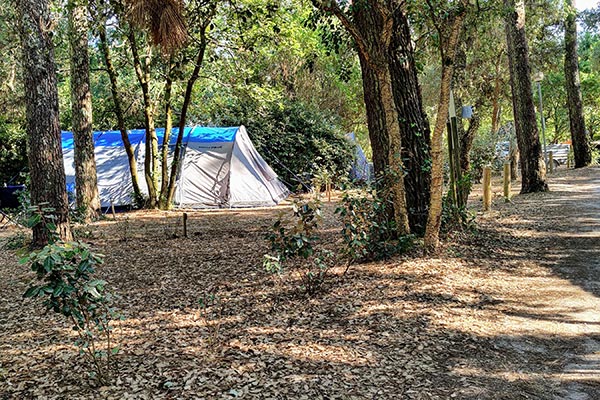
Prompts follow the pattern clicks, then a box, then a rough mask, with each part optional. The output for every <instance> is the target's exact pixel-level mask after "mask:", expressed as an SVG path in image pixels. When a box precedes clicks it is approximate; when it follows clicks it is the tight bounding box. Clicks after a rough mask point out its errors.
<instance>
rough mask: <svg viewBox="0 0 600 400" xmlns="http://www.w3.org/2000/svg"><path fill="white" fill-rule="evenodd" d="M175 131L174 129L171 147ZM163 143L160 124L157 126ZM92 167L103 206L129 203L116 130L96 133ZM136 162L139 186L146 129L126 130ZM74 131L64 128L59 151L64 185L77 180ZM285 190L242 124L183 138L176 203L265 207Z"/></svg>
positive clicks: (192, 132)
mask: <svg viewBox="0 0 600 400" xmlns="http://www.w3.org/2000/svg"><path fill="white" fill-rule="evenodd" d="M177 133H178V130H177V129H173V133H172V135H171V140H170V146H171V149H173V148H174V145H175V140H176V137H177ZM157 136H158V137H159V144H162V138H163V136H164V129H157ZM94 139H95V144H96V150H95V154H96V168H97V171H98V190H99V192H100V201H101V203H102V206H103V207H107V206H109V205H110V204H111V202H112V204H114V205H127V204H131V203H132V194H133V189H132V186H131V178H130V174H129V164H128V160H127V154H126V153H125V150H124V148H123V143H122V141H121V135H120V133H119V132H118V131H107V132H97V133H95V134H94ZM129 140H130V142H131V144H132V145H133V146H134V150H135V153H136V156H137V157H136V158H137V164H138V176H139V181H140V186H142V190H143V191H144V192H147V189H146V186H145V182H144V179H143V176H144V174H143V164H144V151H143V149H144V147H145V131H144V130H134V131H130V132H129ZM72 149H73V145H72V134H71V133H70V132H64V133H63V153H64V161H65V172H66V174H67V185H68V187H72V186H73V184H74V182H75V170H74V168H73V150H72ZM288 194H289V191H288V190H287V188H286V187H285V185H283V183H281V182H280V181H279V179H278V178H277V175H276V174H275V172H274V171H273V170H272V169H271V167H270V166H269V165H268V164H267V163H266V161H265V160H264V159H263V158H262V157H261V155H260V154H259V153H258V152H257V151H256V148H255V147H254V145H253V144H252V142H251V141H250V138H249V137H248V133H247V132H246V128H244V127H243V126H239V127H230V128H208V127H199V126H196V127H190V128H186V129H185V131H184V137H183V151H182V163H181V169H180V173H179V176H178V179H177V187H176V191H175V204H176V205H177V206H179V207H186V208H207V207H265V206H273V205H276V204H277V203H279V202H280V201H281V200H283V199H285V198H286V197H287V196H288Z"/></svg>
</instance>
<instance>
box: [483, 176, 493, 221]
mask: <svg viewBox="0 0 600 400" xmlns="http://www.w3.org/2000/svg"><path fill="white" fill-rule="evenodd" d="M491 205H492V168H491V167H484V168H483V211H489V210H490V207H491Z"/></svg>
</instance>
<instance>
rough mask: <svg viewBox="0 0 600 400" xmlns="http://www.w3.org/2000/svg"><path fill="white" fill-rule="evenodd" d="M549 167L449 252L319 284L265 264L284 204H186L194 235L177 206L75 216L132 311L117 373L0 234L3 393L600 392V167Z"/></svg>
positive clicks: (365, 268)
mask: <svg viewBox="0 0 600 400" xmlns="http://www.w3.org/2000/svg"><path fill="white" fill-rule="evenodd" d="M550 184H551V188H552V189H553V191H552V192H550V193H538V194H530V195H524V196H517V195H516V193H514V194H515V197H514V200H513V203H509V204H504V203H503V200H502V199H501V198H500V197H499V196H498V197H497V201H495V202H494V205H493V210H494V211H492V212H491V213H488V214H486V215H481V214H480V215H479V216H478V223H479V231H478V232H477V234H475V235H471V236H470V235H457V236H454V237H452V238H451V239H450V240H449V241H448V245H447V246H446V247H445V248H444V250H443V252H442V253H441V254H440V256H439V257H434V258H428V257H424V256H421V255H419V254H410V255H407V256H405V257H400V258H396V259H394V260H389V261H386V262H379V263H369V264H363V265H358V266H353V267H352V268H351V269H350V271H349V273H348V274H347V275H345V276H343V275H342V271H343V268H340V269H338V270H337V271H336V272H337V274H336V275H334V276H332V277H331V279H330V281H329V283H328V284H327V287H326V290H325V291H324V292H323V293H321V294H320V295H319V296H317V297H315V298H312V299H308V298H304V297H302V296H299V295H297V294H296V292H295V291H294V284H293V283H292V282H284V283H281V282H278V281H277V280H275V279H273V278H272V277H271V276H269V275H267V274H266V273H265V272H264V271H263V269H262V267H261V261H262V255H263V254H264V253H265V252H266V251H267V245H266V242H265V241H264V239H263V235H264V232H265V230H266V229H267V228H268V227H269V226H270V225H271V224H272V223H273V221H274V219H275V218H276V217H277V214H278V213H279V212H280V211H282V210H284V209H285V207H284V206H280V207H277V208H273V209H255V210H213V211H196V212H190V214H189V215H190V219H189V228H188V229H189V232H190V235H189V237H188V238H183V237H181V225H180V224H181V219H180V215H181V214H180V213H176V212H172V213H165V212H136V213H128V214H118V215H117V220H116V221H112V220H110V219H109V220H105V221H101V222H98V223H95V224H92V225H88V226H80V227H78V228H77V232H78V234H79V237H81V238H83V240H85V241H86V242H88V243H90V244H91V246H92V247H93V248H94V249H95V250H97V251H99V252H101V253H104V254H105V255H106V259H105V261H106V262H105V264H104V266H103V267H102V268H101V269H100V275H101V277H102V278H103V279H106V280H107V281H108V282H109V283H110V286H111V287H112V288H113V289H114V290H115V291H116V292H117V293H118V294H119V295H120V296H121V298H120V299H119V300H118V304H117V305H118V307H119V308H120V309H121V310H122V311H123V312H124V314H125V315H126V319H125V320H124V321H122V322H119V323H118V327H117V330H116V334H117V336H118V340H119V342H120V343H121V352H120V354H119V356H118V357H119V372H118V376H117V378H116V381H115V384H114V385H113V386H110V387H100V388H98V387H92V386H90V382H92V381H91V380H88V379H84V380H81V376H84V375H81V374H82V373H83V372H82V371H85V368H84V366H83V364H82V362H81V360H80V358H79V357H78V355H77V352H76V349H75V348H74V347H73V346H72V340H71V339H72V338H71V336H72V335H73V333H72V331H70V330H69V327H68V326H67V325H65V324H64V323H63V322H62V321H61V320H60V319H58V318H55V317H54V316H44V315H42V314H41V313H40V312H38V311H35V310H37V308H35V307H33V306H32V305H31V303H30V301H29V300H23V299H22V297H21V295H22V293H23V292H24V291H25V288H26V286H27V284H28V282H29V281H30V279H31V278H32V274H31V273H30V272H29V271H27V269H26V268H25V267H23V266H19V265H17V262H16V256H15V254H14V253H13V252H11V251H7V250H2V251H1V253H0V257H1V259H2V260H3V262H2V265H1V266H0V330H1V332H2V335H0V399H9V398H45V399H52V398H56V399H60V398H70V399H75V398H81V399H92V398H107V399H125V398H135V399H142V398H148V399H149V398H153V399H157V398H173V399H174V398H182V399H192V398H193V399H197V398H205V399H234V398H245V399H375V398H376V399H451V398H456V399H526V398H530V399H548V400H549V399H588V400H593V399H598V398H599V397H598V391H597V390H596V389H597V387H598V385H600V381H599V380H598V379H599V376H600V358H599V357H598V354H599V348H598V343H600V320H599V317H598V313H597V310H598V309H600V290H599V288H600V270H599V268H600V266H599V265H598V260H599V259H600V254H599V252H600V243H599V242H600V208H599V203H598V196H600V170H599V169H598V168H587V169H582V170H576V171H574V170H568V171H560V172H559V173H558V174H556V175H554V176H552V177H551V180H550ZM475 196H477V193H475ZM474 206H475V207H478V199H477V198H474ZM325 208H326V210H325V212H324V215H325V221H324V229H323V231H322V236H323V237H324V238H325V239H326V240H328V241H329V242H331V243H336V242H337V240H338V233H337V231H338V228H339V223H338V222H337V219H336V218H335V216H333V213H332V211H333V208H334V204H333V203H330V204H325ZM15 233H17V232H16V231H15V230H8V231H7V230H3V231H0V235H1V237H2V238H3V239H6V238H8V237H11V236H13V235H14V234H15ZM292 278H293V277H288V279H292ZM208 294H212V295H214V297H213V298H214V299H215V301H214V302H213V303H211V305H210V306H208V307H207V308H203V307H201V306H200V304H199V299H201V298H202V297H203V296H205V295H208Z"/></svg>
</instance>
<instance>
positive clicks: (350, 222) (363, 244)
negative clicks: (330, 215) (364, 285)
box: [335, 177, 412, 266]
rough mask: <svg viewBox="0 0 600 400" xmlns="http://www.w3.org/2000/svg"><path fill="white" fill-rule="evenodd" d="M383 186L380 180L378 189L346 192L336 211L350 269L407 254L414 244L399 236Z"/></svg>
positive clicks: (376, 185) (410, 237) (376, 184)
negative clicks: (364, 263)
mask: <svg viewBox="0 0 600 400" xmlns="http://www.w3.org/2000/svg"><path fill="white" fill-rule="evenodd" d="M383 184H384V182H383V178H382V177H380V178H378V179H377V180H376V181H375V188H370V189H367V190H355V191H349V190H346V191H344V194H343V197H342V202H341V205H340V206H339V207H338V208H337V209H336V210H335V212H336V214H339V215H340V217H341V219H342V222H343V224H344V227H343V228H342V236H343V238H344V242H345V244H346V248H345V250H344V253H345V255H346V257H347V258H348V266H350V265H351V264H352V263H354V262H363V261H370V260H382V259H387V258H390V257H392V256H394V255H396V254H400V253H403V252H405V251H406V250H407V249H408V248H409V247H410V245H411V243H412V236H398V233H397V232H398V231H397V227H396V221H395V220H394V216H393V213H392V212H391V211H392V209H393V208H392V207H393V205H392V202H391V200H389V199H390V196H388V195H387V192H386V190H385V189H384V186H383ZM377 188H379V190H378V189H377Z"/></svg>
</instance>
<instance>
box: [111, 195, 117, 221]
mask: <svg viewBox="0 0 600 400" xmlns="http://www.w3.org/2000/svg"><path fill="white" fill-rule="evenodd" d="M110 209H111V211H112V215H113V219H117V215H116V214H115V205H114V203H113V201H112V199H110Z"/></svg>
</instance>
